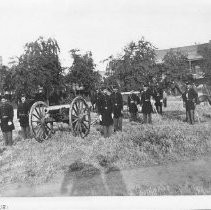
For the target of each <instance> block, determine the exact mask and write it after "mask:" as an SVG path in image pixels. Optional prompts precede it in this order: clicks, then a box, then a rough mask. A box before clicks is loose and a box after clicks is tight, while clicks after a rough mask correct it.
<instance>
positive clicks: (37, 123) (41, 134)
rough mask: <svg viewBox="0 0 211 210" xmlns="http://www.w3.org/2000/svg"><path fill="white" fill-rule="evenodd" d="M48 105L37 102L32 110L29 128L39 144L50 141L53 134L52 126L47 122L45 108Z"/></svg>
mask: <svg viewBox="0 0 211 210" xmlns="http://www.w3.org/2000/svg"><path fill="white" fill-rule="evenodd" d="M47 107H48V105H47V104H46V103H45V102H43V101H37V102H36V103H34V104H33V105H32V107H31V109H30V113H29V126H30V130H31V133H32V135H33V136H34V138H35V139H36V140H37V141H38V142H42V141H44V140H46V139H48V138H49V137H50V135H51V133H52V129H53V128H52V124H50V123H46V122H45V117H46V112H45V108H47Z"/></svg>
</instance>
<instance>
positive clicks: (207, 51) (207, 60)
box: [197, 43, 211, 77]
mask: <svg viewBox="0 0 211 210" xmlns="http://www.w3.org/2000/svg"><path fill="white" fill-rule="evenodd" d="M197 51H198V53H199V54H200V55H202V57H203V62H201V64H200V68H201V69H202V71H203V73H204V74H205V77H207V76H209V77H210V76H211V44H210V43H209V44H203V45H199V46H198V49H197Z"/></svg>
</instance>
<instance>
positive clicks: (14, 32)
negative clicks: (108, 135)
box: [0, 0, 211, 70]
mask: <svg viewBox="0 0 211 210" xmlns="http://www.w3.org/2000/svg"><path fill="white" fill-rule="evenodd" d="M0 26H1V33H0V55H1V56H2V57H3V64H5V65H7V63H8V58H9V57H11V56H19V55H20V54H21V53H22V52H23V46H24V44H25V43H27V42H30V41H34V40H36V39H37V38H38V37H39V36H44V37H46V38H47V37H49V36H50V37H53V38H55V39H56V40H57V41H58V43H59V45H60V48H61V54H60V59H61V62H62V65H63V66H70V64H71V59H70V55H69V53H68V51H69V50H70V49H73V48H79V49H81V50H83V51H88V50H91V51H92V52H93V57H94V60H95V62H96V63H97V64H99V62H100V61H101V60H103V59H105V58H106V57H108V56H109V55H111V54H113V55H116V54H117V53H119V52H121V50H122V48H123V47H124V46H125V45H126V44H128V43H129V42H130V41H132V40H134V41H135V40H138V39H140V38H141V37H142V36H144V37H145V39H146V40H147V41H150V42H152V43H153V44H154V45H155V46H156V47H157V48H159V49H164V48H171V47H177V46H184V45H191V44H194V43H204V42H208V41H209V40H211V1H210V0H1V1H0ZM98 68H99V69H100V70H102V68H103V67H102V65H100V64H99V65H98Z"/></svg>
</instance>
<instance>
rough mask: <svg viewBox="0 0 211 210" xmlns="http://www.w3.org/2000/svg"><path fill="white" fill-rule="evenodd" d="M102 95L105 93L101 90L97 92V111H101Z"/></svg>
mask: <svg viewBox="0 0 211 210" xmlns="http://www.w3.org/2000/svg"><path fill="white" fill-rule="evenodd" d="M102 96H103V93H102V92H101V91H99V92H97V93H96V95H95V103H96V109H97V113H99V106H100V101H101V98H102Z"/></svg>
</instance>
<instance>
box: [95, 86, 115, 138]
mask: <svg viewBox="0 0 211 210" xmlns="http://www.w3.org/2000/svg"><path fill="white" fill-rule="evenodd" d="M102 90H103V94H102V96H101V97H100V99H99V104H98V113H99V119H100V121H101V123H100V124H101V125H102V126H103V135H104V137H105V138H108V137H110V136H111V134H112V127H113V106H112V101H111V97H110V92H109V90H108V88H107V87H103V88H102Z"/></svg>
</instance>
